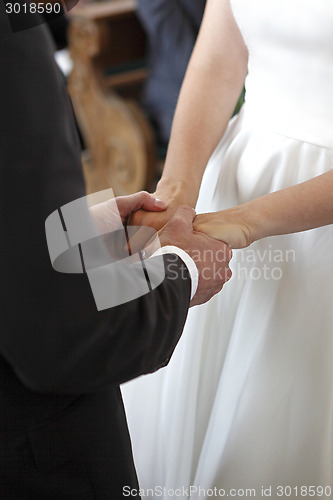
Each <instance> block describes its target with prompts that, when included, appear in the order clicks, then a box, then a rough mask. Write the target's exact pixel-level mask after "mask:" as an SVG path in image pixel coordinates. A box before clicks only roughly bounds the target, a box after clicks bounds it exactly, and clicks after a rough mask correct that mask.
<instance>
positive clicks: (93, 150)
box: [68, 0, 156, 195]
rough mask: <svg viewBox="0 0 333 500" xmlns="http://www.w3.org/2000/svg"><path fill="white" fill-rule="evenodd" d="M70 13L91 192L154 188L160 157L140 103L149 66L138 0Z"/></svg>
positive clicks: (75, 89) (73, 86)
mask: <svg viewBox="0 0 333 500" xmlns="http://www.w3.org/2000/svg"><path fill="white" fill-rule="evenodd" d="M152 1H154V0H152ZM70 17H71V25H70V29H69V49H70V54H71V58H72V60H73V64H74V66H73V71H72V73H71V75H70V77H69V82H68V86H69V92H70V95H71V98H72V101H73V105H74V108H75V112H76V116H77V119H78V122H79V126H80V129H81V131H82V134H83V137H84V141H85V144H86V146H87V154H86V155H85V160H84V162H83V164H84V171H85V176H86V181H87V191H88V192H90V193H91V192H95V191H99V190H101V189H106V188H109V187H112V188H113V190H114V193H115V194H116V195H122V194H129V193H133V192H136V191H139V190H141V189H150V188H151V187H152V186H153V181H154V177H155V172H156V155H155V148H154V135H153V131H152V129H151V126H150V124H149V122H148V121H147V119H146V118H145V116H144V113H143V111H142V109H141V107H140V104H139V100H140V94H141V89H142V85H143V82H144V81H145V78H146V76H147V70H146V68H145V62H144V61H145V50H146V37H145V33H144V31H143V29H142V27H141V25H140V22H139V20H138V18H137V16H136V1H135V0H109V1H107V2H100V3H92V4H87V5H84V6H82V7H80V6H78V7H76V8H75V9H73V11H71V14H70Z"/></svg>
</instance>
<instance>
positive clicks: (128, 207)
mask: <svg viewBox="0 0 333 500" xmlns="http://www.w3.org/2000/svg"><path fill="white" fill-rule="evenodd" d="M117 205H118V210H119V212H120V214H121V216H122V217H128V216H129V215H130V214H131V213H133V212H136V211H137V210H140V208H143V209H144V210H147V211H150V212H160V211H162V210H165V209H166V208H167V204H166V203H165V202H164V201H162V200H159V199H158V198H156V197H154V196H153V195H151V194H149V193H147V192H146V191H140V192H139V193H135V194H131V195H129V196H119V197H118V198H117Z"/></svg>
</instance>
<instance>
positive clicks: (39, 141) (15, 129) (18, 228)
mask: <svg viewBox="0 0 333 500" xmlns="http://www.w3.org/2000/svg"><path fill="white" fill-rule="evenodd" d="M1 9H2V7H1ZM0 13H1V20H0V25H1V26H0V28H1V30H0V66H1V67H0V75H1V76H0V116H1V122H0V175H1V179H0V203H1V209H0V229H1V237H0V256H1V264H2V286H1V299H0V302H1V308H2V313H1V333H0V355H1V356H2V357H3V358H4V359H5V360H6V361H7V363H9V364H10V366H11V367H12V369H13V370H14V372H15V373H16V375H17V376H18V378H19V379H20V381H21V382H22V383H23V384H24V385H25V386H26V387H27V388H29V389H32V390H34V391H38V392H42V393H56V394H57V393H59V394H63V393H68V394H82V393H89V392H95V391H100V390H102V389H104V388H107V387H108V386H110V385H111V384H119V383H121V382H124V381H126V380H129V379H131V378H134V377H136V376H138V375H141V374H144V373H148V372H152V371H155V370H156V369H158V368H159V367H161V366H164V365H165V364H166V363H167V362H168V360H169V358H170V356H171V354H172V352H173V350H174V348H175V346H176V344H177V342H178V340H179V337H180V335H181V332H182V329H183V325H184V322H185V319H186V315H187V310H188V306H189V301H190V289H191V284H190V278H189V274H188V271H187V270H186V268H185V269H184V265H183V262H182V261H181V259H180V258H179V257H175V256H172V255H166V256H164V257H163V258H164V260H165V264H166V279H165V280H164V281H163V283H162V284H161V285H160V286H159V287H158V288H156V289H155V290H154V291H152V292H150V293H149V294H147V295H145V296H143V297H140V298H138V299H136V300H133V301H131V302H129V303H127V304H124V305H120V306H117V307H114V308H112V309H108V310H105V311H100V312H98V311H97V309H96V306H95V302H94V299H93V296H92V293H91V290H90V287H89V283H88V279H87V277H86V275H83V274H77V275H73V274H61V273H57V272H55V271H54V270H53V269H52V267H51V265H50V259H49V255H48V249H47V245H46V239H45V229H44V224H45V219H46V218H47V216H48V215H49V214H50V213H52V212H53V211H54V210H56V209H57V208H59V207H61V206H62V205H64V204H66V203H69V202H70V201H72V200H74V199H77V198H80V197H81V196H84V195H85V186H84V180H83V176H82V169H81V163H80V145H79V141H78V138H77V133H76V129H75V125H74V120H73V113H72V109H71V103H70V101H69V98H68V95H67V92H66V89H65V84H64V81H63V78H62V75H61V73H60V72H59V71H58V68H57V67H56V65H55V63H54V60H53V53H52V44H51V42H50V39H49V36H48V34H47V30H46V28H45V26H37V27H35V28H32V29H28V30H25V31H21V32H18V33H14V34H13V33H12V32H11V31H10V28H9V24H8V20H7V19H6V17H5V14H4V13H3V12H0Z"/></svg>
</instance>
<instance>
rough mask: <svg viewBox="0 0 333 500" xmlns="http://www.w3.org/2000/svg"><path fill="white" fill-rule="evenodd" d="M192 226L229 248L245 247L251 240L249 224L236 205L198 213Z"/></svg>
mask: <svg viewBox="0 0 333 500" xmlns="http://www.w3.org/2000/svg"><path fill="white" fill-rule="evenodd" d="M193 228H194V230H195V231H199V232H202V233H205V234H207V235H208V236H210V237H211V238H215V239H217V240H221V241H223V242H224V243H227V244H228V245H229V246H230V247H231V248H245V247H247V246H249V245H250V244H251V243H252V242H253V239H252V236H251V228H250V225H249V223H248V222H247V221H246V218H245V216H244V211H243V210H241V209H239V208H238V207H235V208H231V209H228V210H222V211H221V212H213V213H207V214H199V215H197V216H196V218H195V219H194V222H193Z"/></svg>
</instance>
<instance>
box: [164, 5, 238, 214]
mask: <svg viewBox="0 0 333 500" xmlns="http://www.w3.org/2000/svg"><path fill="white" fill-rule="evenodd" d="M246 71H247V49H246V47H245V44H244V41H243V39H242V37H241V35H240V33H239V30H238V27H237V25H236V24H235V21H234V19H233V17H232V13H231V10H230V5H229V0H219V1H218V2H216V1H214V0H208V2H207V7H206V11H205V15H204V20H203V23H202V27H201V30H200V34H199V37H198V41H197V43H196V46H195V48H194V51H193V55H192V57H191V61H190V63H189V66H188V69H187V72H186V76H185V79H184V83H183V85H182V89H181V92H180V96H179V100H178V104H177V108H176V112H175V118H174V122H173V126H172V132H171V138H170V143H169V148H168V153H167V158H166V162H165V167H164V171H163V175H162V179H161V181H160V182H159V184H158V189H157V192H158V193H161V196H162V195H163V191H164V192H169V193H170V192H171V193H176V194H177V193H178V192H179V194H180V196H182V197H183V200H182V201H183V203H187V204H189V205H192V206H194V205H195V203H196V199H197V195H198V192H199V188H200V183H201V179H202V175H203V172H204V170H205V167H206V164H207V162H208V159H209V157H210V155H211V154H212V152H213V151H214V149H215V147H216V145H217V144H218V142H219V140H220V139H221V137H222V136H223V134H224V132H225V129H226V127H227V124H228V121H229V119H230V117H231V115H232V112H233V110H234V107H235V105H236V103H237V100H238V98H239V95H240V92H241V89H242V86H243V83H244V79H245V75H246Z"/></svg>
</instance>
